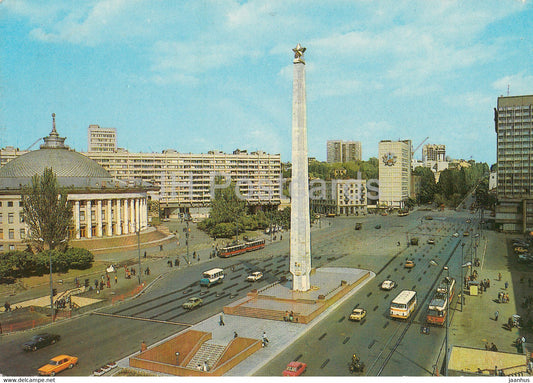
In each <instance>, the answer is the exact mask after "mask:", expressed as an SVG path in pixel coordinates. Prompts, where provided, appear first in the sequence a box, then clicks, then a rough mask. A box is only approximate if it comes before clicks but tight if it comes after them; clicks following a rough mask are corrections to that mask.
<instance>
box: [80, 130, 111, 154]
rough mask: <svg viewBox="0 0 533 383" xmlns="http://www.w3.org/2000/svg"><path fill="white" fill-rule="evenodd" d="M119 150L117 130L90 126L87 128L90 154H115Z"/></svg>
mask: <svg viewBox="0 0 533 383" xmlns="http://www.w3.org/2000/svg"><path fill="white" fill-rule="evenodd" d="M115 150H117V130H116V129H115V128H101V127H100V126H98V125H89V127H88V128H87V151H88V152H114V151H115Z"/></svg>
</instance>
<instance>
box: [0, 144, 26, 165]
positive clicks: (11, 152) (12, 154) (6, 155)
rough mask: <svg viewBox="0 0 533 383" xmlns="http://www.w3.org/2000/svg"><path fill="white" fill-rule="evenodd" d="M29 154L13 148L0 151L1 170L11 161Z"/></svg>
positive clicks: (8, 147)
mask: <svg viewBox="0 0 533 383" xmlns="http://www.w3.org/2000/svg"><path fill="white" fill-rule="evenodd" d="M26 153H28V150H20V149H19V148H15V147H13V146H6V147H5V148H1V149H0V168H1V167H2V166H4V165H5V164H7V163H8V162H9V161H11V160H14V159H15V158H17V157H18V156H21V155H23V154H26Z"/></svg>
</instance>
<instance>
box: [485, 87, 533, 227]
mask: <svg viewBox="0 0 533 383" xmlns="http://www.w3.org/2000/svg"><path fill="white" fill-rule="evenodd" d="M532 115H533V95H527V96H507V97H503V96H502V97H498V103H497V107H496V108H494V123H495V130H496V134H497V158H498V170H497V176H496V179H497V189H496V190H497V198H498V203H497V206H496V217H495V226H496V228H497V229H501V230H504V231H519V232H524V233H525V232H530V231H533V163H532V155H533V117H532Z"/></svg>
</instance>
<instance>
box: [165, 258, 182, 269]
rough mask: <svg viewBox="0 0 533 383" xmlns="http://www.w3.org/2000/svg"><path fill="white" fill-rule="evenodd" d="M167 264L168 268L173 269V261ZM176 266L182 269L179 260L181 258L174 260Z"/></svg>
mask: <svg viewBox="0 0 533 383" xmlns="http://www.w3.org/2000/svg"><path fill="white" fill-rule="evenodd" d="M167 264H168V267H172V261H171V260H170V259H169V260H168V261H167ZM174 266H176V267H180V259H179V257H177V258H176V259H175V260H174Z"/></svg>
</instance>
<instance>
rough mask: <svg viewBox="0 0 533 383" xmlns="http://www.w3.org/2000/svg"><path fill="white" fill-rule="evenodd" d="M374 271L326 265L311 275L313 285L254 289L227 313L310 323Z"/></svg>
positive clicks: (288, 284) (285, 284)
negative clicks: (297, 289)
mask: <svg viewBox="0 0 533 383" xmlns="http://www.w3.org/2000/svg"><path fill="white" fill-rule="evenodd" d="M373 276H374V274H373V273H372V272H370V271H368V270H362V269H347V268H336V267H325V268H319V269H316V270H314V272H312V273H311V275H310V281H311V288H310V289H309V290H307V291H293V290H292V281H290V280H287V281H284V282H281V281H280V282H276V283H274V284H271V285H269V286H266V287H264V288H262V289H260V290H252V291H251V292H249V293H248V294H247V296H246V297H245V298H243V299H240V300H238V301H236V302H233V303H231V304H230V305H228V306H224V313H226V314H229V315H238V316H246V317H252V318H261V319H271V320H279V321H292V322H298V323H309V322H311V321H312V320H313V319H314V318H316V317H317V316H318V315H319V314H321V313H322V312H324V311H325V310H326V309H327V308H328V307H330V306H331V305H332V304H333V303H335V302H337V301H338V300H339V299H341V298H342V297H343V296H345V295H346V294H348V293H349V292H350V291H351V290H352V289H353V288H355V287H356V286H358V285H360V284H361V283H365V282H366V281H367V280H368V279H370V278H372V277H373Z"/></svg>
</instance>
